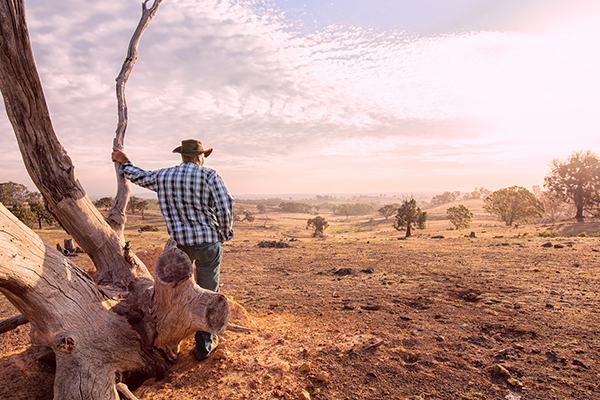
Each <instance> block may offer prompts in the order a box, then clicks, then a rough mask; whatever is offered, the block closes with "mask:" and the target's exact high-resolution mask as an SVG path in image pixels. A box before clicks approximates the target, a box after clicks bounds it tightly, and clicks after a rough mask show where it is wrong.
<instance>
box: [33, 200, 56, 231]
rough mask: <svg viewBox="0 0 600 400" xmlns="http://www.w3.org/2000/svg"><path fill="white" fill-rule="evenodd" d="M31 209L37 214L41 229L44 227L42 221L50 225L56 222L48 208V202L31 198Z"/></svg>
mask: <svg viewBox="0 0 600 400" xmlns="http://www.w3.org/2000/svg"><path fill="white" fill-rule="evenodd" d="M29 209H30V210H31V212H32V213H33V214H34V215H35V217H36V219H37V222H38V227H39V228H40V229H42V221H44V222H46V223H47V224H48V225H54V223H55V222H56V220H55V219H54V216H53V215H52V214H51V213H50V211H48V209H47V208H46V204H44V202H43V201H41V200H29Z"/></svg>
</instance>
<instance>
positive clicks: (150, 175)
mask: <svg viewBox="0 0 600 400" xmlns="http://www.w3.org/2000/svg"><path fill="white" fill-rule="evenodd" d="M110 158H111V160H112V161H115V162H119V163H121V170H120V173H121V174H123V176H125V178H127V179H128V180H129V181H130V182H131V183H135V184H136V185H138V186H141V187H143V188H146V189H150V190H153V191H155V192H156V191H158V184H157V182H156V175H157V174H156V171H144V170H143V169H141V168H139V167H136V166H135V165H133V163H132V162H131V161H130V160H129V157H128V156H127V154H125V152H123V151H122V150H120V149H117V148H116V147H113V152H112V154H111V157H110Z"/></svg>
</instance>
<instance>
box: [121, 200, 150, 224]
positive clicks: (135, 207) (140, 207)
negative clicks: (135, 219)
mask: <svg viewBox="0 0 600 400" xmlns="http://www.w3.org/2000/svg"><path fill="white" fill-rule="evenodd" d="M149 205H150V203H149V202H148V200H144V199H142V198H139V197H136V196H131V197H130V198H129V202H128V203H127V211H129V212H131V213H132V214H135V213H137V212H138V211H139V212H140V213H141V214H142V219H144V211H146V210H147V209H148V206H149Z"/></svg>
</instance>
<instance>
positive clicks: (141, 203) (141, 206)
mask: <svg viewBox="0 0 600 400" xmlns="http://www.w3.org/2000/svg"><path fill="white" fill-rule="evenodd" d="M149 205H150V203H148V200H145V199H139V200H138V202H137V204H136V209H137V210H138V211H139V212H140V213H142V219H144V212H145V211H146V210H147V209H148V206H149Z"/></svg>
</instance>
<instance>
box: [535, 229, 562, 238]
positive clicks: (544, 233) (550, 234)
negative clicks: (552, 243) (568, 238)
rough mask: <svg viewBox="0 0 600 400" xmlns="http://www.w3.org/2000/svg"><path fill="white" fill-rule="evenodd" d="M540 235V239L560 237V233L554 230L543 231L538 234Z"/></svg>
mask: <svg viewBox="0 0 600 400" xmlns="http://www.w3.org/2000/svg"><path fill="white" fill-rule="evenodd" d="M538 235H539V236H540V237H550V238H553V237H559V236H560V233H559V232H558V231H554V230H552V231H541V232H539V233H538Z"/></svg>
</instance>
